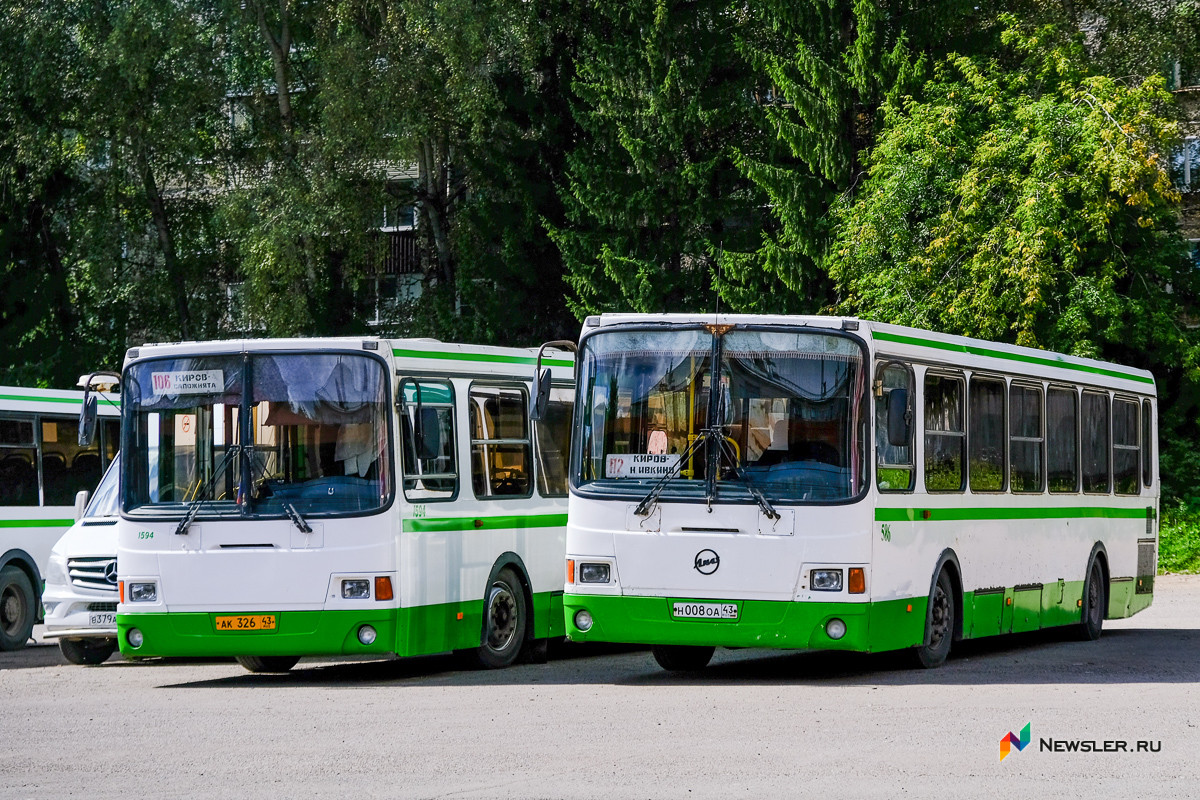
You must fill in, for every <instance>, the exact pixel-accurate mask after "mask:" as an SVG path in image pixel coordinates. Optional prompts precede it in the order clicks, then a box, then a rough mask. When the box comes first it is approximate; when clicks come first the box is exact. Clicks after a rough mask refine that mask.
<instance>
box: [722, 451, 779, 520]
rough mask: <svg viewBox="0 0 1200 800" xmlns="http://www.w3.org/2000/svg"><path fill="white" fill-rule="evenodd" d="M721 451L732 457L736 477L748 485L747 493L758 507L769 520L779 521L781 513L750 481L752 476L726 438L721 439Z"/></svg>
mask: <svg viewBox="0 0 1200 800" xmlns="http://www.w3.org/2000/svg"><path fill="white" fill-rule="evenodd" d="M721 449H722V450H723V451H724V452H726V453H728V454H729V455H730V456H731V458H730V461H731V462H732V463H733V465H734V466H733V474H734V476H735V477H736V478H737V479H738V480H740V481H741V482H742V483H744V484H746V491H748V492H749V493H750V496H751V497H753V498H754V502H756V503H758V507H759V508H761V509H762V512H763V514H764V515H766V517H767V519H779V518H780V517H779V512H778V511H776V510H775V506H773V505H771V501H770V500H768V499H767V496H766V495H765V494H763V493H762V490H761V489H759V488H758V487H757V486H755V485H754V482H753V481H751V480H750V476H749V475H748V474H746V470H745V469H743V468H742V467H741V466H740V465H739V464H738V460H737V453H736V452H734V450H733V448H732V447H730V446H729V442H728V441H726V440H725V437H721Z"/></svg>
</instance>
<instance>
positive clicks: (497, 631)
mask: <svg viewBox="0 0 1200 800" xmlns="http://www.w3.org/2000/svg"><path fill="white" fill-rule="evenodd" d="M528 624H529V605H528V603H527V602H526V600H525V589H524V588H523V587H522V585H521V581H520V580H519V579H518V578H517V574H516V573H515V572H513V570H512V569H511V568H510V567H505V568H504V569H502V570H500V572H499V573H498V574H497V575H496V577H495V578H494V579H493V580H492V583H491V585H490V586H488V588H487V593H486V594H485V596H484V606H483V641H482V643H481V644H480V645H479V647H478V648H477V649H476V650H475V660H476V661H477V662H478V663H479V666H481V667H484V668H486V669H499V668H501V667H507V666H508V665H509V664H512V663H513V662H514V661H516V660H517V656H519V655H520V654H521V646H522V645H523V644H524V643H525V628H526V626H527V625H528Z"/></svg>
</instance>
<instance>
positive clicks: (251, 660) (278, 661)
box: [237, 656, 300, 672]
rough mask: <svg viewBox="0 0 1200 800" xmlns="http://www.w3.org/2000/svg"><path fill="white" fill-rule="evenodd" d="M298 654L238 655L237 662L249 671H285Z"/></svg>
mask: <svg viewBox="0 0 1200 800" xmlns="http://www.w3.org/2000/svg"><path fill="white" fill-rule="evenodd" d="M299 660H300V656H238V657H237V662H238V663H239V664H241V665H242V666H243V667H244V668H246V669H247V670H249V671H250V672H287V671H288V670H290V669H291V668H292V667H294V666H296V662H297V661H299Z"/></svg>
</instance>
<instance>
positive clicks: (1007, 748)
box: [1000, 722, 1032, 761]
mask: <svg viewBox="0 0 1200 800" xmlns="http://www.w3.org/2000/svg"><path fill="white" fill-rule="evenodd" d="M1030 724H1032V723H1029V722H1026V723H1025V727H1024V728H1021V738H1020V739H1018V738H1017V735H1016V734H1015V733H1013V732H1012V731H1009V732H1008V733H1006V734H1005V735H1004V736H1003V737H1002V738H1001V739H1000V760H1001V761H1003V760H1004V759H1005V757H1006V756H1007V755H1008V754H1009V753H1010V752H1011V750H1012V748H1014V747H1015V748H1017V750H1024V749H1025V748H1026V747H1028V746H1029V726H1030Z"/></svg>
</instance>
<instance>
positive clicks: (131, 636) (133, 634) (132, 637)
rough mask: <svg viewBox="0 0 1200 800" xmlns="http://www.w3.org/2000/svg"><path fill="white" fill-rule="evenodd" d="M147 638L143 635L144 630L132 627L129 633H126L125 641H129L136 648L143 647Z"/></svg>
mask: <svg viewBox="0 0 1200 800" xmlns="http://www.w3.org/2000/svg"><path fill="white" fill-rule="evenodd" d="M145 640H146V637H145V636H142V632H141V631H140V630H138V629H137V628H130V629H129V633H127V634H125V641H127V642H129V646H130V647H132V648H133V649H135V650H136V649H137V648H139V647H141V646H142V642H144V641H145Z"/></svg>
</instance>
